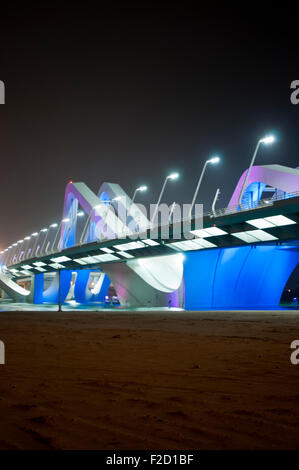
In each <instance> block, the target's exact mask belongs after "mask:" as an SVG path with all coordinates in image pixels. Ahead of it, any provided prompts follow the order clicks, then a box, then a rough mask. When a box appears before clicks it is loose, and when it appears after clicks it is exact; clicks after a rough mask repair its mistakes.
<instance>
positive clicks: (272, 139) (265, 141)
mask: <svg viewBox="0 0 299 470" xmlns="http://www.w3.org/2000/svg"><path fill="white" fill-rule="evenodd" d="M273 142H275V137H274V136H273V135H268V136H266V137H264V138H263V139H260V140H259V141H258V143H257V145H256V147H255V151H254V154H253V157H252V159H251V162H250V165H249V168H248V170H247V173H246V177H245V180H244V182H243V185H242V190H241V193H240V196H239V206H240V208H241V209H242V197H243V194H244V191H245V189H246V185H247V182H248V178H249V175H250V173H251V169H252V167H253V164H254V162H255V158H256V156H257V153H258V150H259V148H260V146H261V144H264V145H270V144H272V143H273Z"/></svg>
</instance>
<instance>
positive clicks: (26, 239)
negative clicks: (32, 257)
mask: <svg viewBox="0 0 299 470" xmlns="http://www.w3.org/2000/svg"><path fill="white" fill-rule="evenodd" d="M30 240H31V237H25V238H24V243H25V242H26V241H28V242H29V241H30ZM22 248H23V244H22V245H21V248H20V251H21V253H20V256H19V261H21V260H22V259H24V258H25V256H26V246H25V248H24V251H23V252H22ZM27 248H28V244H27ZM22 255H23V256H22Z"/></svg>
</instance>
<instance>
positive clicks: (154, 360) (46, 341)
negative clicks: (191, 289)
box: [0, 312, 299, 450]
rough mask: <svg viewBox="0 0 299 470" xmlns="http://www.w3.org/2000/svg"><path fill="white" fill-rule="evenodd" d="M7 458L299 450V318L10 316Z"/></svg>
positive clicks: (2, 335) (1, 393)
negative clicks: (43, 453)
mask: <svg viewBox="0 0 299 470" xmlns="http://www.w3.org/2000/svg"><path fill="white" fill-rule="evenodd" d="M0 339H1V340H2V341H3V342H4V343H5V350H6V364H5V365H1V366H0V416H1V419H0V449H149V450H151V449H299V427H298V420H299V365H298V366H295V365H292V364H291V362H290V354H291V349H290V343H291V342H292V341H293V340H295V339H299V312H290V313H285V312H279V313H274V312H266V313H261V312H254V313H246V312H234V313H228V312H218V313H217V312H201V313H199V312H194V313H192V312H189V313H187V312H151V313H150V312H138V313H137V312H136V313H112V314H111V313H109V312H106V313H86V312H85V313H82V312H81V313H76V312H74V313H62V314H61V313H60V314H59V313H55V312H40V313H38V312H34V313H30V312H26V313H25V312H22V313H18V312H5V313H4V312H1V313H0Z"/></svg>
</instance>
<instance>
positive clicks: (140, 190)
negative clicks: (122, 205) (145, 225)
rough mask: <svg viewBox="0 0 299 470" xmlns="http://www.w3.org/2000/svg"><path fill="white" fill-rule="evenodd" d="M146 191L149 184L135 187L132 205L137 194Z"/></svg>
mask: <svg viewBox="0 0 299 470" xmlns="http://www.w3.org/2000/svg"><path fill="white" fill-rule="evenodd" d="M144 191H147V186H139V188H136V189H135V192H134V194H133V197H132V202H131V205H132V204H133V202H134V201H135V197H136V194H137V193H138V192H141V193H143V192H144Z"/></svg>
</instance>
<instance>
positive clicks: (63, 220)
mask: <svg viewBox="0 0 299 470" xmlns="http://www.w3.org/2000/svg"><path fill="white" fill-rule="evenodd" d="M69 221H70V219H69V218H68V217H67V218H66V219H62V222H64V223H65V222H69Z"/></svg>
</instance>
